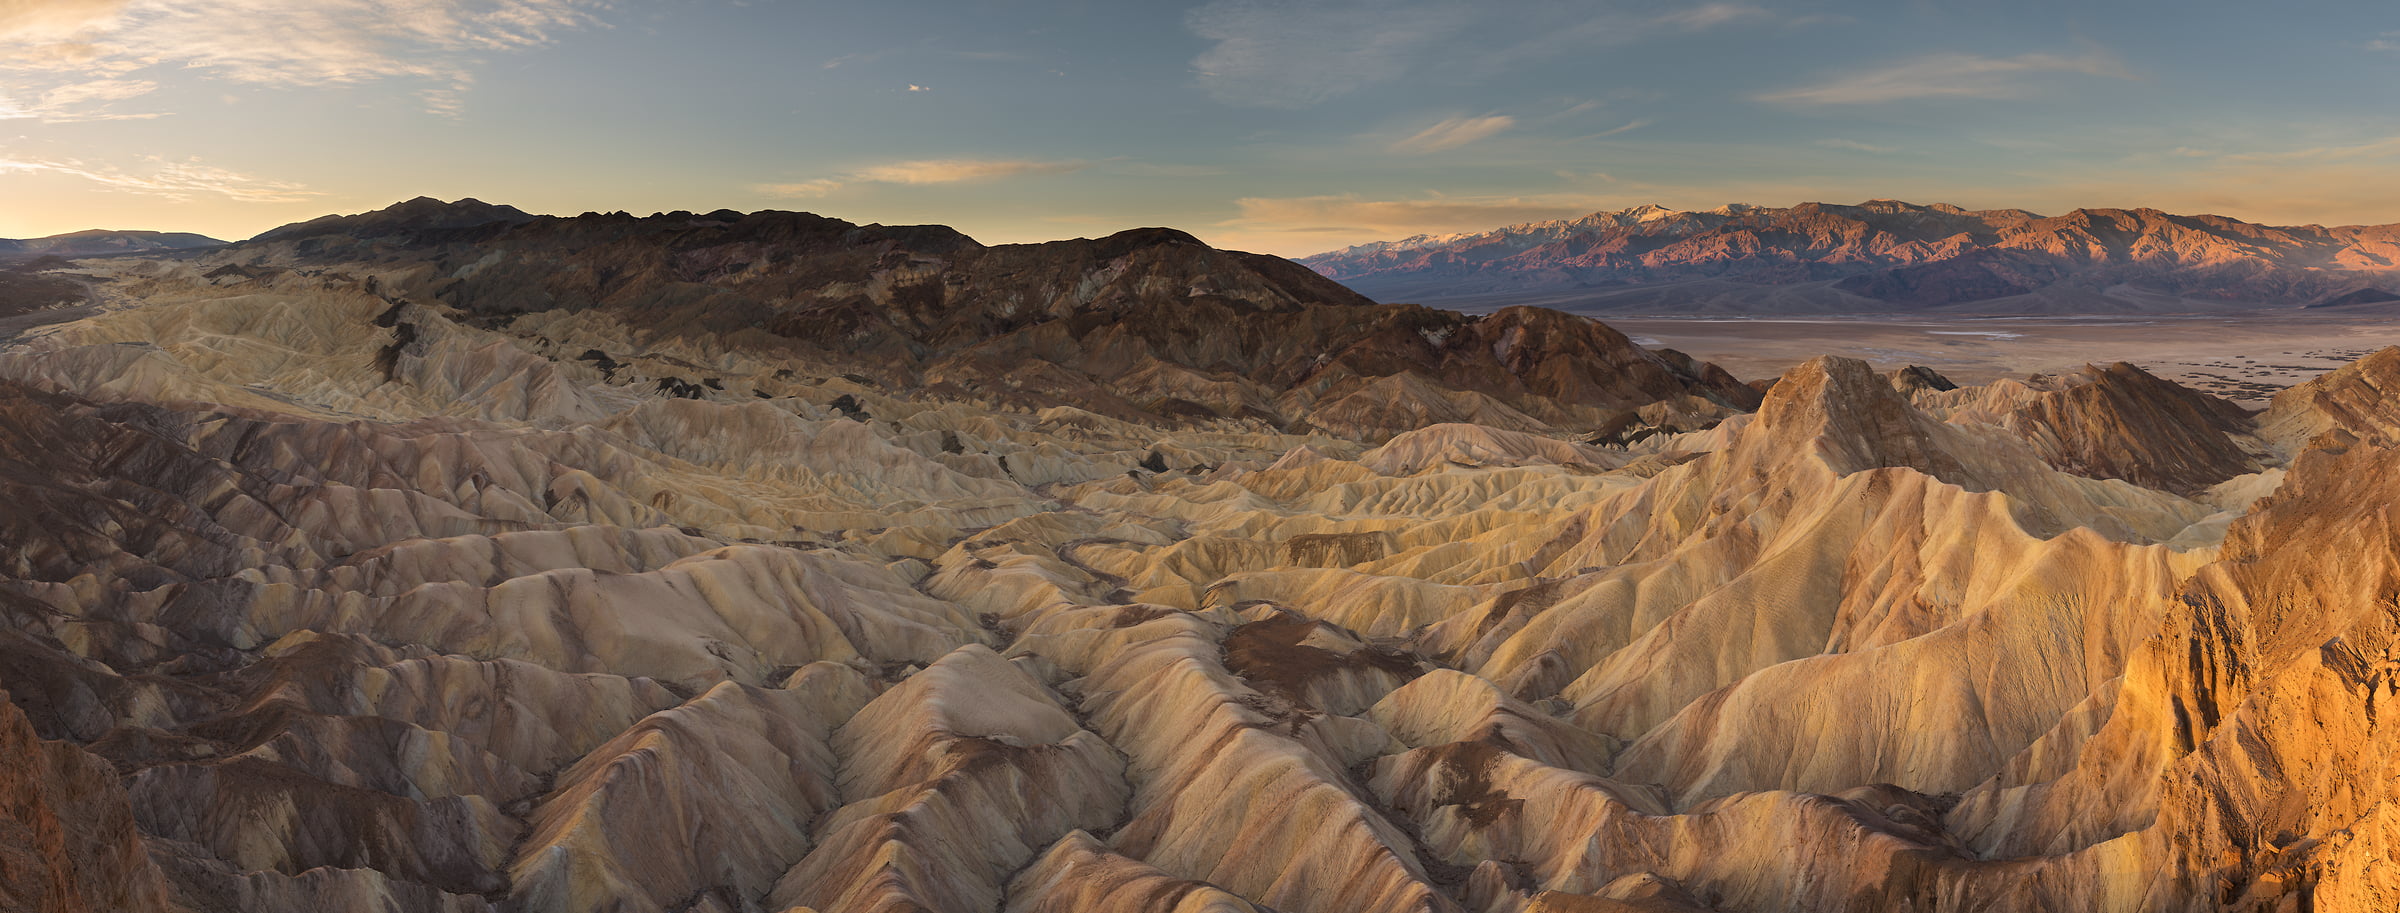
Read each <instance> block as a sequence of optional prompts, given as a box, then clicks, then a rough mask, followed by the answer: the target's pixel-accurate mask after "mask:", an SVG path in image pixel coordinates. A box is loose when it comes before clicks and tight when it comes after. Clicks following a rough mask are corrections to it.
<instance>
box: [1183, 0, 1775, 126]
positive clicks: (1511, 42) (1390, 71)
mask: <svg viewBox="0 0 2400 913" xmlns="http://www.w3.org/2000/svg"><path fill="white" fill-rule="evenodd" d="M1775 18H1776V16H1775V14H1773V13H1770V12H1768V11H1767V10H1765V9H1763V8H1760V7H1757V6H1753V5H1750V4H1747V3H1733V2H1711V3H1702V4H1698V5H1695V6H1691V7H1688V8H1684V9H1678V10H1673V11H1670V12H1666V13H1663V14H1648V13H1635V12H1627V11H1621V10H1617V9H1611V8H1607V7H1605V6H1604V7H1602V8H1600V9H1598V10H1597V11H1595V10H1593V8H1592V6H1591V5H1588V4H1557V3H1545V2H1524V0H1518V2H1500V3H1472V2H1467V0H1212V2H1209V3H1206V4H1203V5H1201V6H1198V7H1195V8H1193V9H1192V10H1191V11H1190V12H1189V13H1187V14H1186V15H1185V17H1184V27H1185V29H1186V30H1188V31H1190V32H1191V33H1192V34H1194V35H1196V36H1198V37H1200V38H1202V39H1204V40H1207V41H1209V42H1211V44H1210V45H1209V47H1208V49H1207V50H1204V51H1202V52H1201V53H1200V55H1199V56H1198V57H1196V58H1194V59H1193V60H1192V69H1193V71H1194V72H1195V73H1196V74H1197V75H1198V77H1199V83H1200V86H1201V88H1202V89H1204V90H1206V91H1207V92H1208V93H1209V95H1210V96H1212V97H1214V98H1215V99H1216V100H1218V101H1220V102H1224V103H1226V104H1230V105H1241V106H1249V107H1264V108H1305V107H1309V106H1312V105H1316V104H1319V103H1322V102H1326V101H1330V100H1332V99H1334V98H1336V97H1339V96H1343V95H1347V94H1350V93H1352V92H1356V91H1359V90H1361V89H1365V88H1367V87H1370V86H1374V85H1378V84H1381V83H1386V82H1391V81H1394V80H1397V79H1400V78H1402V77H1404V76H1409V75H1411V74H1415V73H1421V72H1432V71H1442V72H1447V73H1449V74H1451V75H1453V76H1454V77H1457V78H1464V79H1467V80H1469V81H1472V80H1475V79H1481V78H1489V77H1490V76H1492V75H1494V74H1495V73H1497V72H1498V70H1499V69H1501V68H1506V67H1513V66H1518V65H1522V64H1524V63H1526V62H1528V61H1534V60H1540V59H1546V58H1551V57H1556V56H1559V55H1563V54H1569V53H1576V52H1581V51H1588V50H1590V49H1591V48H1593V47H1599V46H1609V45H1623V44H1628V43H1631V42H1635V41H1640V40H1643V39H1645V38H1651V37H1655V36H1658V35H1663V34H1676V33H1690V32H1698V31H1705V30H1708V29H1713V28H1718V27H1721V26H1726V25H1733V24H1737V23H1743V22H1754V21H1772V20H1774V19H1775Z"/></svg>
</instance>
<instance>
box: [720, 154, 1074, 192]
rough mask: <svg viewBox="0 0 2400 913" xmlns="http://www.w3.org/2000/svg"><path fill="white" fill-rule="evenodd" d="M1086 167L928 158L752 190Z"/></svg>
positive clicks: (953, 179) (951, 179) (955, 179)
mask: <svg viewBox="0 0 2400 913" xmlns="http://www.w3.org/2000/svg"><path fill="white" fill-rule="evenodd" d="M1087 167H1090V164H1089V163H1087V162H1078V161H1059V162H1045V161H1033V160H995V159H926V160H922V161H914V162H893V163H891V164H887V165H874V166H871V167H867V168H861V169H858V170H856V171H852V172H848V173H846V174H844V175H842V176H841V177H840V178H817V179H814V180H808V181H796V182H791V183H770V184H753V185H750V189H751V190H752V191H755V192H757V193H763V194H766V195H768V196H773V197H785V198H811V197H822V196H827V195H830V194H832V193H835V192H837V191H840V190H843V189H845V188H848V187H852V186H855V185H858V184H958V183H965V182H970V181H989V180H996V179H999V178H1009V177H1021V176H1026V175H1042V174H1067V173H1070V172H1075V171H1081V170H1083V169H1085V168H1087Z"/></svg>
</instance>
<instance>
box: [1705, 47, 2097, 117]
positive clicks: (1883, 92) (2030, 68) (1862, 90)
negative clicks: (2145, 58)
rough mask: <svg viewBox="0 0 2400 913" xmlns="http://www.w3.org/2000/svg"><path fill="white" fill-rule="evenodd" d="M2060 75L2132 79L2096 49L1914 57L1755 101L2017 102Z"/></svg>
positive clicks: (1760, 97) (1781, 91)
mask: <svg viewBox="0 0 2400 913" xmlns="http://www.w3.org/2000/svg"><path fill="white" fill-rule="evenodd" d="M2059 73H2066V74H2080V75H2084V76H2104V77H2110V78H2115V79H2131V78H2133V74H2132V73H2130V72H2128V71H2127V70H2126V69H2125V65H2124V64H2122V63H2119V62H2118V61H2117V59H2116V57H2114V56H2113V55H2110V54H2108V53H2106V52H2104V51H2100V50H2097V49H2093V50H2087V51H2085V52H2083V53H2081V54H2075V55H2066V54H2043V53H2035V54H2019V55H2017V56H2015V57H1984V56H1980V55H1976V54H1960V53H1955V52H1943V53H1938V54H1926V55H1924V56H1921V57H1912V58H1909V59H1907V60H1903V61H1900V62H1899V63H1895V64H1891V65H1888V66H1884V67H1879V68H1876V69H1873V70H1867V71H1864V72H1859V73H1853V74H1850V75H1848V76H1843V77H1840V78H1837V79H1834V80H1831V81H1829V82H1823V83H1819V84H1816V85H1813V86H1801V87H1799V88H1796V89H1783V90H1779V91H1774V92H1763V93H1760V94H1758V95H1754V96H1752V98H1754V99H1756V100H1758V101H1762V102H1766V103H1769V104H1779V105H1871V104H1880V103H1884V102H1894V101H1907V100H1911V99H1918V98H2019V97H2023V96H2025V95H2029V94H2031V93H2032V91H2033V87H2032V86H2031V85H2030V84H2028V78H2030V77H2037V76H2041V75H2045V74H2059Z"/></svg>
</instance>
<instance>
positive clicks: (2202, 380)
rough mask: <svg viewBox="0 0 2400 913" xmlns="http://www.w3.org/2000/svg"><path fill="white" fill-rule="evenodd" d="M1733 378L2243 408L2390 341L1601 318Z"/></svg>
mask: <svg viewBox="0 0 2400 913" xmlns="http://www.w3.org/2000/svg"><path fill="white" fill-rule="evenodd" d="M1606 319H1607V321H1608V324H1609V325H1610V326H1613V327H1616V328H1617V329H1619V330H1621V331H1623V332H1625V333H1626V334H1627V335H1630V336H1632V337H1633V338H1634V339H1635V341H1637V342H1640V343H1642V344H1644V345H1653V346H1667V347H1670V348H1675V349H1680V350H1682V351H1684V352H1688V353H1690V354H1691V355H1693V356H1694V357H1697V358H1702V359H1706V360H1709V361H1713V362H1716V363H1717V364H1719V365H1723V366H1724V367H1725V369H1726V370H1729V371H1732V372H1733V373H1734V375H1735V376H1737V377H1742V378H1746V379H1747V378H1763V377H1774V376H1777V375H1779V374H1782V373H1783V372H1784V371H1787V370H1790V369H1791V367H1792V366H1793V365H1797V364H1799V363H1801V362H1803V361H1807V360H1808V359H1811V358H1815V357H1817V356H1819V355H1824V354H1827V353H1837V354H1842V355H1848V356H1851V357H1854V358H1860V359H1864V360H1866V361H1867V362H1868V363H1870V364H1872V365H1874V366H1876V367H1877V368H1880V369H1887V370H1888V369H1892V368H1899V367H1904V366H1907V365H1924V366H1925V367H1928V368H1932V369H1934V370H1936V371H1939V372H1941V373H1942V374H1943V375H1944V376H1947V377H1949V378H1950V379H1952V380H1955V381H1957V382H1959V383H1962V384H1980V383H1986V382H1989V381H1993V380H1998V379H2000V378H2003V377H2022V376H2024V375H2027V374H2035V373H2041V374H2057V373H2065V372H2072V371H2074V370H2076V369H2077V368H2080V367H2082V366H2084V365H2086V364H2092V363H2099V364H2106V363H2109V362H2115V361H2125V362H2132V363H2134V364H2137V365H2140V366H2142V367H2144V368H2147V369H2149V370H2150V372H2151V373H2153V374H2156V375H2158V376H2160V377H2163V378H2166V379H2168V380H2172V381H2175V382H2177V383H2180V384H2183V385H2185V386H2189V387H2193V388H2196V389H2200V390H2205V391H2208V392H2210V393H2214V394H2216V395H2218V396H2222V397H2225V398H2227V399H2231V400H2234V401H2236V402H2240V403H2242V404H2244V405H2247V406H2251V407H2254V408H2255V407H2259V406H2264V405H2265V404H2266V400H2267V399H2268V398H2269V397H2271V396H2273V395H2274V394H2275V392H2276V391H2278V390H2282V389H2284V388H2286V387H2290V386H2292V385H2294V384H2297V383H2300V382H2302V381H2306V380H2308V379H2309V378H2312V377H2315V376H2317V375H2319V374H2322V373H2324V372H2326V371H2328V370H2331V369H2333V368H2336V367H2339V366H2341V365H2343V364H2346V363H2348V362H2351V361H2354V360H2356V359H2358V358H2359V357H2361V356H2364V355H2366V354H2367V353H2369V352H2372V351H2374V350H2376V349H2379V348H2382V347H2384V346H2388V345H2392V344H2394V343H2400V318H2393V317H2389V316H2381V317H2358V316H2331V317H2317V316H2286V315H2277V316H2255V317H2213V316H2212V317H2160V316H2129V317H1931V318H1923V317H1897V316H1827V317H1781V316H1766V317H1614V316H1612V317H1608V318H1606Z"/></svg>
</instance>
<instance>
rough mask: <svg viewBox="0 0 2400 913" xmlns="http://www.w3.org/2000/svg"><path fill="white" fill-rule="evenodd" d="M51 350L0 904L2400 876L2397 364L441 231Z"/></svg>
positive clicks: (2258, 882) (2030, 901)
mask: <svg viewBox="0 0 2400 913" xmlns="http://www.w3.org/2000/svg"><path fill="white" fill-rule="evenodd" d="M78 268H79V269H80V270H82V271H83V272H84V273H86V274H88V275H89V276H90V277H91V278H90V279H89V280H85V281H89V282H90V283H91V285H92V287H93V288H94V289H95V294H96V295H97V296H98V300H99V303H98V304H97V305H94V306H90V309H89V310H88V312H83V313H81V316H77V317H75V318H74V319H64V320H58V321H54V322H49V323H46V324H44V325H40V326H35V327H31V328H27V329H24V330H22V331H20V332H19V333H18V335H17V336H16V338H14V339H13V340H11V341H9V342H8V343H7V344H6V346H5V347H4V348H0V502H4V503H5V504H6V507H5V508H4V509H0V616H4V617H5V623H4V624H0V689H4V690H5V692H6V694H7V696H8V700H7V702H6V704H5V706H0V909H7V910H32V911H44V913H50V911H79V910H119V911H142V913H150V911H194V913H215V911H228V913H230V911H257V913H284V911H294V913H296V911H316V910H369V911H444V913H480V911H524V913H600V911H676V913H700V911H705V913H738V911H770V913H790V911H817V913H847V911H894V913H897V911H937V913H951V911H958V913H965V911H978V913H980V911H991V910H1001V911H1009V913H1102V911H1134V910H1142V911H1175V913H1204V911H1206V913H1248V911H1268V910H1272V911H1287V913H1360V911H1425V913H1466V911H1472V913H1535V911H1542V913H1566V911H1611V913H1628V911H1640V913H1697V911H1721V913H1768V911H1791V913H1799V911H1828V910H1911V911H1934V910H1941V911H2050V910H2093V911H2128V913H2130V911H2184V910H2240V911H2304V910H2321V911H2332V910H2354V911H2367V910H2389V909H2394V908H2395V907H2400V769H2395V768H2394V766H2393V765H2394V763H2395V762H2394V759H2395V758H2400V725H2395V726H2386V725H2384V723H2385V720H2384V718H2383V715H2384V714H2386V713H2391V712H2392V708H2393V706H2394V705H2393V701H2394V698H2395V691H2396V690H2400V605H2396V603H2395V598H2396V597H2400V499H2396V498H2395V497H2394V492H2395V491H2400V399H2395V392H2394V391H2395V390H2400V349H2389V350H2385V351H2382V352H2380V353H2377V354H2375V355H2373V356H2371V357H2368V358H2366V359H2363V360H2361V361H2358V362H2357V363H2355V364H2352V365H2350V366H2348V367H2345V368H2342V369H2340V370H2338V371H2334V372H2332V373H2329V374H2327V375H2325V376H2323V377H2322V378H2319V379H2317V380H2315V381H2313V382H2310V383H2308V384H2304V385H2302V386H2299V387H2295V388H2293V389H2292V390H2290V391H2288V392H2286V393H2284V394H2282V395H2280V396H2278V397H2277V398H2276V399H2275V400H2274V402H2273V404H2272V406H2271V407H2270V408H2268V409H2266V410H2264V411H2263V412H2253V411H2251V410H2246V409H2242V408H2238V407H2235V406H2232V405H2230V404H2228V403H2226V402H2224V401H2221V400H2218V399H2215V398H2212V397H2210V396H2207V395H2204V394H2200V393H2196V392H2193V391H2191V390H2187V389H2184V388H2182V387H2178V386H2176V385H2174V384H2171V383H2168V382H2165V381H2162V380H2160V379H2158V378H2157V377H2154V376H2152V375H2150V374H2149V373H2146V372H2144V371H2143V370H2141V369H2139V368H2136V367H2134V366H2131V365H2124V364H2115V365H2104V366H2097V367H2094V368H2092V369H2090V370H2087V371H2084V372H2081V373H2076V374H2072V375H2065V376H2048V377H2035V378H2026V379H2018V380H2004V381H2000V382H1995V383H1991V384H1987V385H1982V386H1973V387H1963V388H1962V387H1956V386H1954V385H1953V384H1951V383H1949V382H1948V381H1946V380H1945V379H1943V378H1941V377H1940V376H1938V375H1935V374H1933V373H1931V372H1926V371H1922V370H1913V371H1902V372H1894V373H1889V374H1884V373H1877V372H1874V371H1872V370H1870V369H1869V368H1868V367H1867V366H1866V365H1865V364H1863V363H1861V362H1858V361H1852V360H1848V359H1844V358H1838V357H1828V358H1822V359H1818V360H1814V361H1810V362H1808V363H1806V364H1803V365H1801V366H1799V367H1797V368H1794V369H1793V370H1791V371H1789V372H1788V373H1786V374H1784V375H1783V376H1782V377H1780V378H1776V379H1774V380H1773V381H1772V382H1771V383H1768V382H1761V383H1759V384H1756V385H1755V386H1754V385H1750V384H1744V383H1741V382H1739V381H1737V380H1735V379H1734V378H1732V377H1731V376H1729V375H1726V374H1725V373H1724V372H1722V371H1720V370H1718V369H1716V368H1714V367H1712V366H1710V365H1707V364H1705V363H1700V362H1697V361H1695V360H1693V359H1691V358H1689V357H1686V356H1683V355H1680V354H1678V353H1673V352H1664V351H1650V350H1645V349H1643V348H1641V347H1638V346H1635V345H1633V344H1632V343H1630V342H1629V341H1627V340H1626V339H1625V337H1623V336H1621V335H1618V334H1616V333H1615V332H1614V331H1612V330H1610V329H1608V328H1607V327H1605V326H1602V325H1600V324H1597V323H1593V322H1591V321H1588V320H1584V319H1582V318H1576V317H1569V316H1566V315H1561V314H1556V313H1552V312H1545V311H1538V310H1529V309H1518V310H1509V311H1502V312H1500V313H1496V314H1493V315H1490V316H1485V317H1479V318H1470V317H1464V316H1460V315H1456V314H1452V313H1448V312H1443V311H1434V310H1427V309H1423V308H1414V307H1406V306H1393V305H1378V304H1375V303H1373V302H1370V301H1368V300H1366V299H1363V298H1360V297H1358V296H1356V295H1354V294H1352V293H1349V292H1348V291H1346V290H1344V289H1342V288H1341V287H1339V286H1336V285H1334V284H1332V283H1331V282H1330V281H1327V280H1324V279H1322V278H1320V277H1318V276H1316V275H1314V274H1312V273H1310V272H1309V271H1307V270H1305V269H1302V268H1300V267H1298V266H1295V265H1292V264H1290V263H1287V262H1284V261H1280V260H1275V259H1273V258H1265V257H1255V256H1250V255H1244V254H1234V253H1229V252H1224V251H1217V250H1212V249H1209V248H1207V247H1205V246H1203V245H1200V244H1199V243H1198V242H1196V241H1193V240H1192V239H1190V238H1189V237H1188V236H1184V235H1181V234H1179V233H1175V232H1170V231H1165V230H1147V231H1140V232H1128V233H1125V234H1121V235H1117V236H1113V237H1110V238H1107V239H1102V240H1096V241H1071V242H1057V243H1053V244H1044V245H1025V246H1001V247H986V246H983V245H980V244H977V243H975V242H974V241H972V240H970V239H968V238H965V237H964V236H961V235H958V234H957V233H955V232H951V231H949V230H947V229H940V228H933V227H913V228H895V227H884V226H856V225H850V224H848V223H841V222H835V221H832V220H826V219H819V218H816V217H813V216H805V215H794V214H788V213H759V214H752V215H746V216H745V215H741V214H737V213H711V214H707V215H693V214H689V213H676V214H668V215H661V216H656V217H651V218H647V219H637V218H633V217H629V216H623V215H587V216H584V217H579V218H574V219H554V218H534V217H530V216H525V215H524V214H522V213H517V212H515V211H514V210H506V209H505V207H486V206H482V205H481V204H474V205H466V204H458V205H444V204H438V203H435V202H433V201H417V202H414V203H411V204H404V205H403V206H401V207H396V208H395V209H393V210H387V211H385V212H383V213H376V214H369V215H368V216H362V217H348V218H339V219H330V220H320V221H318V222H314V223H305V224H303V225H301V226H294V227H292V228H288V229H283V230H279V231H278V232H276V233H272V234H270V235H269V236H265V237H262V238H261V239H258V240H255V241H252V242H247V243H244V244H239V245H234V246H232V247H229V248H225V249H222V250H218V251H212V252H208V253H205V254H203V255H198V256H185V257H182V258H160V259H123V258H118V259H109V260H105V261H85V262H83V263H81V264H80V265H79V267H78Z"/></svg>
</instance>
